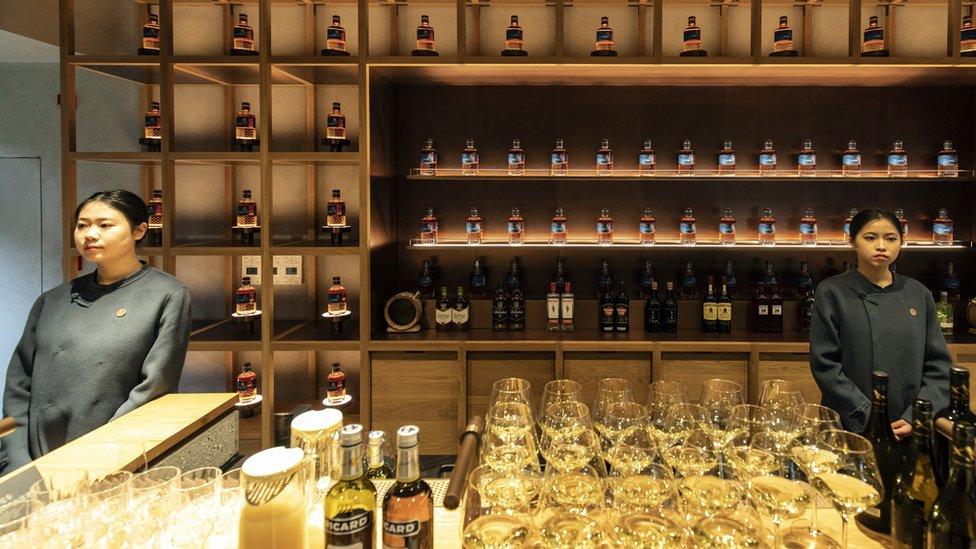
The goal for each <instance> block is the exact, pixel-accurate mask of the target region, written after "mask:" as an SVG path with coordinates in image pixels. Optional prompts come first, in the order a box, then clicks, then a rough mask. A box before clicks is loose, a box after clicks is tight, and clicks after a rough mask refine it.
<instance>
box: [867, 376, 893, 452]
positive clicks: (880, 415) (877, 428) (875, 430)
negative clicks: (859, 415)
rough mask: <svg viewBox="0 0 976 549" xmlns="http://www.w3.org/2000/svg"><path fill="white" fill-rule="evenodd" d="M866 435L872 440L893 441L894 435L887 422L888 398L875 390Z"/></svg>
mask: <svg viewBox="0 0 976 549" xmlns="http://www.w3.org/2000/svg"><path fill="white" fill-rule="evenodd" d="M867 433H868V434H869V435H872V436H871V437H870V438H872V440H876V439H878V438H883V439H887V440H891V441H893V440H894V439H895V433H894V432H893V431H892V430H891V424H890V423H889V421H888V398H887V396H885V395H884V394H883V393H880V392H879V391H878V390H877V389H875V395H874V398H873V399H872V400H871V417H870V418H869V420H868V429H867Z"/></svg>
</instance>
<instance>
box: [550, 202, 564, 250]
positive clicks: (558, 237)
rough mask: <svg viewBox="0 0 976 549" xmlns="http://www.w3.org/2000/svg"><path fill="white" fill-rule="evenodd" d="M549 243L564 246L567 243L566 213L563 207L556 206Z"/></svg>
mask: <svg viewBox="0 0 976 549" xmlns="http://www.w3.org/2000/svg"><path fill="white" fill-rule="evenodd" d="M549 243H550V244H553V245H556V246H562V245H563V244H565V243H566V215H565V214H563V209H562V208H556V214H555V215H553V216H552V223H551V224H550V225H549Z"/></svg>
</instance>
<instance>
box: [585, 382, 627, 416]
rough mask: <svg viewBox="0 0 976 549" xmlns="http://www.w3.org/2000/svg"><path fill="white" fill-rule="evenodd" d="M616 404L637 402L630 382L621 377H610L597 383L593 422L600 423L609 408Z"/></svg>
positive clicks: (592, 410)
mask: <svg viewBox="0 0 976 549" xmlns="http://www.w3.org/2000/svg"><path fill="white" fill-rule="evenodd" d="M616 402H635V400H634V391H633V390H631V388H630V382H629V381H627V380H626V379H623V378H619V377H608V378H605V379H601V380H600V381H598V382H597V383H596V398H595V400H594V401H593V408H592V409H591V410H590V411H591V412H592V414H593V421H595V422H597V423H599V422H600V420H601V419H603V417H604V416H605V415H606V412H607V408H608V407H609V406H610V405H611V404H613V403H616Z"/></svg>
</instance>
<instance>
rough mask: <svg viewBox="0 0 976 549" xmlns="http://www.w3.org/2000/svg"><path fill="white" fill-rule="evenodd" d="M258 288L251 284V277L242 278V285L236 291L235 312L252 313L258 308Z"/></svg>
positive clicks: (240, 313) (241, 313)
mask: <svg viewBox="0 0 976 549" xmlns="http://www.w3.org/2000/svg"><path fill="white" fill-rule="evenodd" d="M257 294H258V292H257V290H255V289H254V286H251V277H249V276H245V277H244V278H242V279H241V286H240V288H238V289H237V290H236V291H234V312H235V313H237V314H239V315H251V314H254V313H255V312H256V311H257V310H258V303H257Z"/></svg>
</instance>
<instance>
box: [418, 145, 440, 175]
mask: <svg viewBox="0 0 976 549" xmlns="http://www.w3.org/2000/svg"><path fill="white" fill-rule="evenodd" d="M420 175H437V149H435V148H434V140H433V139H431V138H429V137H428V138H427V141H426V142H425V143H424V148H423V149H420Z"/></svg>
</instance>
